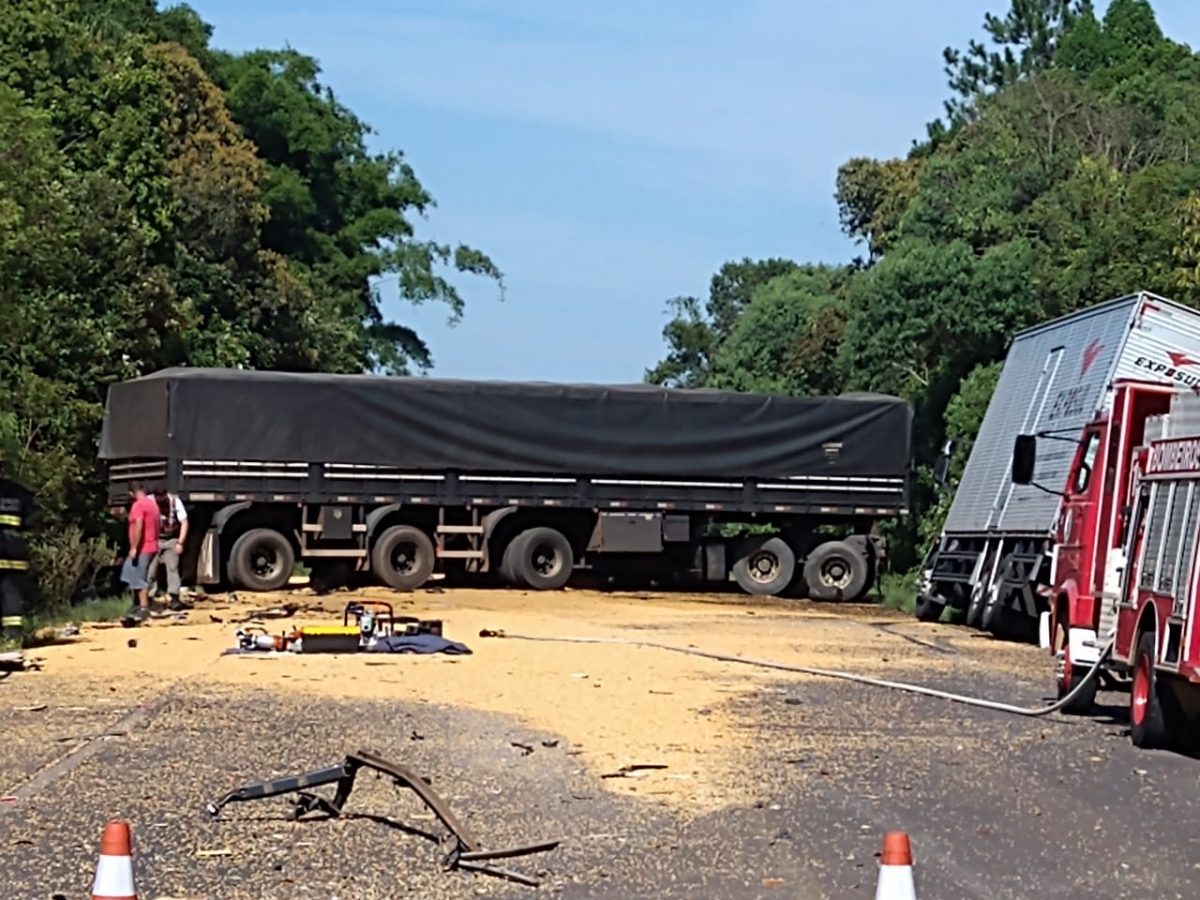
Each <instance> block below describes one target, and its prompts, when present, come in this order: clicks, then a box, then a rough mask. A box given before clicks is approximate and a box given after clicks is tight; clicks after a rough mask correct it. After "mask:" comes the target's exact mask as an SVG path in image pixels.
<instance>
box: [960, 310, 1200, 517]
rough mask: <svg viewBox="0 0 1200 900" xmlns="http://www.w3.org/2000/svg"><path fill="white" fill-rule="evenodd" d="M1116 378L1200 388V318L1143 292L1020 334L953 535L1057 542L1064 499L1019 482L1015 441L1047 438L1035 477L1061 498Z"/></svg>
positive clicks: (970, 465)
mask: <svg viewBox="0 0 1200 900" xmlns="http://www.w3.org/2000/svg"><path fill="white" fill-rule="evenodd" d="M1116 379H1139V380H1143V381H1155V382H1176V383H1179V384H1182V385H1193V386H1200V312H1197V311H1196V310H1193V309H1190V308H1188V307H1185V306H1181V305H1179V304H1177V303H1173V302H1171V301H1169V300H1165V299H1163V298H1160V297H1155V296H1153V295H1151V294H1136V295H1132V296H1128V297H1123V298H1120V299H1117V300H1112V301H1109V302H1107V303H1102V304H1100V305H1098V306H1094V307H1092V308H1090V309H1086V310H1082V311H1080V312H1077V313H1074V314H1072V315H1069V316H1064V317H1063V318H1060V319H1056V320H1054V321H1052V322H1048V323H1046V324H1045V325H1039V326H1037V327H1035V328H1030V329H1027V330H1025V331H1022V332H1020V333H1019V334H1017V335H1016V336H1015V337H1014V338H1013V342H1012V345H1011V346H1010V348H1009V352H1008V356H1007V358H1006V359H1005V361H1004V368H1003V370H1002V372H1001V375H1000V379H999V382H998V384H997V386H996V392H995V394H994V395H993V397H992V400H991V403H990V404H989V405H988V409H987V413H986V414H985V416H984V419H983V423H982V425H981V426H980V429H979V434H978V436H977V438H976V440H975V445H974V447H973V448H972V450H971V456H970V458H969V460H968V461H967V465H966V468H965V470H964V472H963V477H962V481H961V482H960V484H959V486H958V490H957V492H956V493H955V496H954V501H953V503H952V504H951V507H950V513H949V515H948V516H947V518H946V525H945V529H944V530H945V533H946V534H948V535H949V534H1004V535H1042V534H1045V535H1049V534H1050V533H1051V531H1052V529H1053V527H1054V522H1055V519H1056V517H1057V515H1058V509H1059V504H1060V498H1059V497H1057V496H1055V495H1054V494H1050V493H1047V492H1045V491H1042V490H1038V489H1037V488H1036V487H1033V486H1031V485H1014V484H1013V483H1012V479H1011V471H1012V447H1013V439H1014V438H1015V437H1016V435H1018V434H1032V433H1038V432H1050V433H1052V434H1053V435H1054V436H1056V437H1057V438H1060V439H1059V440H1054V439H1051V440H1043V441H1039V446H1038V458H1037V470H1036V473H1035V480H1036V481H1037V482H1038V484H1040V485H1043V486H1044V487H1047V488H1050V489H1051V490H1054V491H1058V490H1061V489H1062V488H1063V486H1064V485H1065V483H1066V479H1067V473H1068V471H1069V469H1070V466H1071V462H1072V460H1073V458H1074V455H1075V444H1074V440H1075V439H1076V438H1077V437H1078V435H1079V434H1080V432H1081V431H1082V430H1083V426H1084V425H1086V424H1087V422H1088V421H1090V420H1091V419H1092V418H1093V416H1095V414H1096V413H1097V412H1098V411H1099V410H1102V409H1106V408H1108V406H1109V405H1110V404H1111V402H1112V385H1113V382H1114V381H1115V380H1116Z"/></svg>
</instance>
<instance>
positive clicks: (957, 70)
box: [942, 0, 1092, 126]
mask: <svg viewBox="0 0 1200 900" xmlns="http://www.w3.org/2000/svg"><path fill="white" fill-rule="evenodd" d="M1089 14H1092V4H1091V0H1012V6H1011V7H1010V8H1009V11H1008V13H1007V14H1006V15H1005V16H1004V17H1003V18H1001V17H1000V16H996V15H994V14H992V13H988V14H987V15H986V16H984V23H983V30H984V31H986V32H987V34H988V37H989V38H991V41H990V43H991V44H992V45H993V46H995V47H998V48H999V49H994V50H993V49H989V47H988V45H987V44H984V43H981V42H980V41H976V40H972V41H971V42H970V43H969V44H968V45H967V49H966V50H965V51H961V50H955V49H954V48H952V47H947V48H946V49H945V50H944V51H943V53H942V57H943V60H944V62H945V64H946V76H947V78H948V79H949V83H950V90H951V91H952V92H953V94H954V96H953V97H952V98H951V99H950V100H947V101H946V104H945V106H946V115H947V117H948V118H949V120H950V124H951V126H954V125H957V124H960V123H962V122H965V121H970V120H971V119H973V118H974V117H975V114H976V103H977V101H978V100H979V99H980V98H981V97H984V96H986V95H987V94H990V93H993V92H996V91H1000V90H1003V89H1004V88H1005V87H1008V86H1009V85H1012V84H1016V83H1017V82H1018V81H1020V80H1021V79H1023V78H1027V77H1029V76H1030V75H1032V74H1034V73H1035V72H1039V71H1041V70H1043V69H1047V68H1049V67H1050V66H1052V65H1053V64H1054V61H1055V54H1056V53H1057V51H1058V48H1059V45H1060V43H1061V42H1062V40H1063V37H1064V35H1065V34H1066V33H1067V32H1068V31H1069V29H1070V27H1071V25H1072V23H1073V22H1074V21H1075V19H1076V17H1078V16H1080V15H1084V16H1086V15H1089Z"/></svg>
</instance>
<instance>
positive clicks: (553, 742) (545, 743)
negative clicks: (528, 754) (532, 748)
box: [542, 741, 558, 747]
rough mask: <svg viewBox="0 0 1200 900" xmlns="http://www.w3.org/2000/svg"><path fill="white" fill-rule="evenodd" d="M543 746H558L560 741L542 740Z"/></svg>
mask: <svg viewBox="0 0 1200 900" xmlns="http://www.w3.org/2000/svg"><path fill="white" fill-rule="evenodd" d="M542 746H543V747H557V746H558V741H542Z"/></svg>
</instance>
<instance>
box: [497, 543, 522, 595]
mask: <svg viewBox="0 0 1200 900" xmlns="http://www.w3.org/2000/svg"><path fill="white" fill-rule="evenodd" d="M524 534H525V532H522V533H521V534H518V535H516V536H515V537H514V538H513V539H512V540H511V541H509V542H508V543H507V544H506V545H505V546H504V553H502V554H501V556H500V567H499V569H497V571H498V572H499V573H500V580H501V581H502V582H504V583H505V584H507V585H508V586H509V587H528V586H529V585H526V584H523V583H522V582H521V579H520V578H519V577H518V576H517V557H518V556H519V555H520V553H521V538H522V537H523V536H524Z"/></svg>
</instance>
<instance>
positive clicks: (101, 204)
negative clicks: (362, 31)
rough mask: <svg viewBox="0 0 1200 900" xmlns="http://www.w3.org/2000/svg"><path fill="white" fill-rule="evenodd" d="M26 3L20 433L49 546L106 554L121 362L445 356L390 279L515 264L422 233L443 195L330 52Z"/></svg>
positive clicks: (5, 244) (15, 450) (18, 28)
mask: <svg viewBox="0 0 1200 900" xmlns="http://www.w3.org/2000/svg"><path fill="white" fill-rule="evenodd" d="M5 12H6V15H5V16H4V17H3V18H0V448H2V449H3V451H4V453H5V455H6V457H7V458H8V461H9V462H10V463H11V464H12V465H13V466H14V467H15V468H16V469H17V471H18V473H19V474H20V475H21V477H22V478H23V479H24V480H25V481H26V482H27V483H28V484H29V486H30V487H31V488H32V489H34V490H35V491H36V492H37V494H38V496H39V500H40V502H41V506H42V509H43V512H44V518H43V521H44V524H45V528H46V530H45V532H43V533H42V534H40V535H38V536H37V539H36V541H35V547H34V552H35V554H38V558H39V559H40V560H41V561H42V562H47V561H48V560H52V559H54V558H61V557H63V556H64V555H67V556H71V555H74V554H73V550H72V546H74V545H78V546H74V549H75V550H78V551H79V554H78V555H79V556H80V558H83V557H85V556H88V553H89V552H90V551H88V548H89V547H94V545H93V544H92V543H91V541H90V539H91V537H92V536H94V535H97V534H101V533H103V532H104V531H105V530H106V529H109V528H111V527H112V525H113V523H112V522H111V520H109V519H108V518H107V516H106V515H105V514H104V511H103V510H104V493H105V491H104V473H103V472H102V471H101V469H100V466H99V465H98V463H97V460H96V446H97V439H98V432H99V427H100V421H101V417H102V413H103V403H104V399H105V392H106V390H107V387H108V386H109V385H110V384H112V383H113V382H114V381H119V380H123V379H127V378H132V377H136V376H138V375H141V374H144V373H146V372H149V371H153V370H155V369H159V368H162V367H165V366H174V365H220V366H233V365H241V366H248V367H259V368H261V367H273V368H282V369H298V370H320V371H351V372H357V371H363V370H365V369H371V368H376V369H382V370H384V371H393V372H394V371H401V370H403V369H404V368H405V367H406V366H408V365H409V364H412V365H416V366H427V365H428V364H429V362H430V360H429V356H428V353H427V352H426V351H425V350H424V346H423V344H422V343H421V342H420V338H419V337H418V336H417V335H416V334H415V333H413V332H412V331H411V330H410V329H408V328H406V327H404V326H403V325H401V324H397V323H393V322H390V321H387V320H386V319H385V317H384V316H383V315H382V313H381V311H380V309H379V304H378V298H377V296H376V294H375V286H374V282H375V281H376V280H377V279H378V278H380V277H391V278H394V279H397V280H398V281H399V282H400V284H401V288H402V291H401V293H402V296H404V297H406V298H408V299H410V300H412V301H414V302H422V301H427V300H438V301H442V302H445V303H447V304H449V306H450V308H451V310H452V314H453V315H459V314H460V313H461V310H462V299H461V297H460V296H459V294H458V292H457V288H456V287H455V285H454V283H453V282H452V281H451V280H450V276H449V274H448V272H447V271H446V270H448V269H457V270H458V271H460V272H472V273H477V274H481V275H484V276H485V277H489V278H494V279H496V280H497V281H499V280H500V273H499V270H498V269H497V268H496V267H495V265H494V264H493V263H492V262H491V260H489V259H488V258H487V257H486V256H485V255H483V254H482V253H480V252H478V251H476V250H473V249H471V248H470V247H467V246H465V245H458V246H451V245H441V244H433V243H430V242H426V241H421V240H419V239H418V238H417V237H416V236H415V232H414V229H413V226H412V222H411V221H410V220H411V219H412V217H414V216H417V215H420V214H421V213H422V212H423V211H425V210H427V209H429V208H430V207H431V206H432V203H433V201H432V198H431V197H430V196H429V195H428V193H427V192H426V191H425V190H424V188H423V187H422V186H421V185H420V182H419V181H418V180H417V178H416V176H415V174H414V173H413V171H412V169H411V168H410V167H409V166H408V164H407V163H406V162H404V160H403V159H402V158H401V157H400V156H399V155H398V154H370V153H368V152H367V150H366V147H365V135H366V134H367V133H368V129H367V126H366V125H365V124H364V123H363V122H361V121H360V120H359V119H358V118H357V117H355V116H354V115H353V113H352V112H350V111H349V110H348V109H346V108H345V107H344V106H342V105H341V104H340V103H338V102H337V100H336V98H334V97H333V95H332V94H331V93H330V92H329V91H328V89H327V88H325V87H324V86H323V85H320V84H318V83H317V81H316V77H317V68H316V64H315V62H313V61H312V60H311V59H309V58H307V57H304V56H302V55H301V54H298V53H295V52H293V51H287V52H283V53H278V54H272V53H269V52H265V51H264V52H261V53H258V54H248V55H246V56H244V57H242V56H235V55H230V54H222V53H220V52H218V51H213V50H211V49H210V48H209V47H208V40H209V37H210V35H211V29H210V28H209V27H208V26H207V25H206V24H205V23H204V22H203V21H202V20H201V19H200V18H199V16H197V15H196V14H195V13H194V12H193V11H191V10H190V9H187V8H185V7H176V8H173V9H169V10H165V11H159V10H158V9H157V8H156V5H155V3H154V2H153V0H107V2H104V3H98V2H95V0H55V2H51V0H29V2H25V3H20V4H9V5H8V8H6V10H5ZM226 86H227V87H229V88H230V90H231V91H232V94H231V93H227V91H226V90H225V89H224V88H225V87H226ZM233 95H236V99H237V100H238V104H233V103H232V102H231V96H233ZM77 525H79V526H82V530H80V531H74V530H72V529H73V528H74V527H75V526H77ZM72 535H73V537H72ZM88 558H90V557H88ZM47 564H48V563H47ZM55 571H56V572H58V574H60V575H63V577H64V578H66V577H68V576H69V575H70V572H68V571H67V570H64V569H61V568H59V569H56V570H55ZM64 572H65V573H66V574H63V573H64ZM47 574H49V573H47ZM56 577H57V576H56ZM68 580H69V578H68ZM55 583H56V584H57V585H58V587H59V588H62V579H58V580H57V581H55ZM68 588H69V586H68ZM60 593H61V590H60ZM56 599H60V600H61V599H63V598H62V597H58V598H56Z"/></svg>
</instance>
